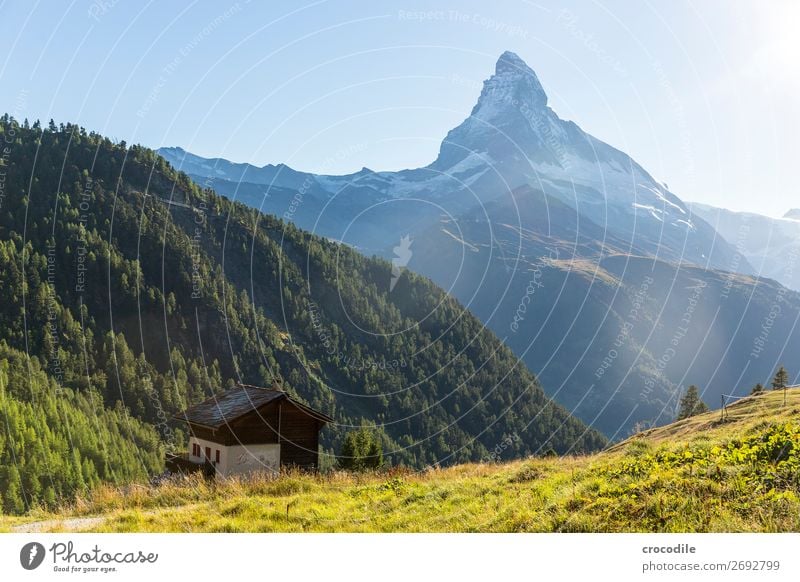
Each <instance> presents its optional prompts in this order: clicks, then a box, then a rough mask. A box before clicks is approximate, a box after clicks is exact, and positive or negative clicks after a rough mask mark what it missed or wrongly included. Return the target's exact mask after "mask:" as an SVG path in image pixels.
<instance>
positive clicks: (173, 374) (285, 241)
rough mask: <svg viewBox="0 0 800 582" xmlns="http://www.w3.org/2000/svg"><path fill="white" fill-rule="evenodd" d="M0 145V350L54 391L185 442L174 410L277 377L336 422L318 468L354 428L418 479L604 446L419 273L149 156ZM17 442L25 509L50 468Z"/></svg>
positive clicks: (86, 146) (10, 445) (61, 129)
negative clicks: (455, 467) (495, 455)
mask: <svg viewBox="0 0 800 582" xmlns="http://www.w3.org/2000/svg"><path fill="white" fill-rule="evenodd" d="M0 136H2V138H3V139H4V140H5V141H6V142H7V143H9V144H11V145H10V146H9V147H8V153H7V154H6V155H4V156H3V157H2V159H0V170H1V171H2V174H3V177H4V189H3V194H4V196H3V198H2V204H0V296H2V297H3V301H2V303H0V345H3V343H2V342H5V345H7V346H8V347H9V348H10V349H11V350H13V351H14V352H15V353H17V354H19V355H20V356H21V357H22V358H23V359H24V358H30V360H31V362H34V364H32V365H33V366H34V368H35V369H37V370H41V371H42V373H43V374H47V375H48V376H49V378H50V381H47V380H43V381H42V385H44V386H45V387H47V389H49V390H51V391H57V390H60V389H62V388H65V389H69V390H70V391H73V392H75V393H77V394H83V395H91V397H92V399H93V401H94V402H96V404H97V406H98V407H99V410H101V411H102V410H106V409H108V410H111V409H113V410H116V409H119V414H120V415H121V416H120V418H124V417H125V415H130V416H131V417H133V418H136V419H137V420H139V421H142V422H144V423H145V425H146V426H145V428H146V429H148V430H151V429H153V428H157V430H158V433H159V434H160V437H161V441H162V443H161V444H163V445H164V446H165V447H174V448H181V447H182V446H183V445H184V435H183V434H182V433H181V432H180V426H179V425H176V424H174V423H172V422H171V421H170V420H169V419H170V417H171V416H172V415H173V414H174V413H175V412H177V411H179V410H181V409H182V408H184V407H185V406H187V405H188V404H191V403H193V402H197V401H199V400H201V399H203V398H205V397H207V396H208V395H210V394H212V393H215V392H219V391H221V390H224V389H225V388H227V387H229V386H231V385H233V384H234V383H235V382H245V383H249V384H255V385H262V386H270V385H273V384H274V383H275V384H278V385H280V386H281V387H282V388H283V389H284V390H286V391H287V392H289V393H291V394H293V395H294V396H295V397H297V398H299V399H300V400H302V401H304V402H305V403H307V404H309V405H311V406H312V407H314V408H316V409H319V410H321V411H324V412H325V413H327V414H329V415H330V416H332V417H334V418H335V419H336V421H337V422H336V423H335V424H334V425H332V426H329V427H327V428H326V429H324V431H323V433H322V442H323V444H324V447H325V452H327V453H329V454H328V455H323V458H325V460H326V462H327V463H328V464H331V463H333V462H335V459H334V458H332V455H333V453H334V452H335V451H338V450H339V445H340V443H341V440H342V439H343V437H344V434H345V433H346V432H347V431H348V430H351V429H352V427H354V426H356V427H358V426H361V425H362V424H368V425H372V426H375V427H376V429H375V430H376V431H377V432H378V433H379V435H380V437H381V438H382V440H383V448H384V451H385V454H386V457H387V459H388V460H389V462H390V463H392V464H396V463H404V464H407V465H411V466H416V467H422V466H425V465H427V464H434V463H441V464H452V463H455V462H465V461H469V460H478V459H481V458H485V457H487V456H488V454H489V451H490V450H492V449H493V448H494V447H495V446H496V445H497V443H499V442H501V441H503V440H505V439H508V438H511V437H513V438H512V444H511V446H510V452H511V453H513V454H514V455H517V456H521V455H528V454H534V453H537V452H544V451H547V450H549V449H551V448H552V449H553V450H555V451H556V452H559V453H564V452H567V451H570V450H573V451H588V450H596V449H598V448H600V447H602V446H603V445H604V444H605V442H606V441H605V439H604V438H603V437H602V436H601V435H600V434H599V433H597V432H595V431H593V430H591V429H588V428H587V427H586V425H584V424H583V423H581V422H580V421H578V420H577V419H575V418H572V417H571V416H570V414H569V412H568V411H567V410H565V409H564V408H562V407H560V406H558V405H557V404H555V403H554V402H552V401H551V400H550V399H549V398H547V396H545V394H544V392H543V390H542V389H541V387H540V385H539V383H538V381H537V379H536V378H535V377H534V376H533V375H532V374H531V373H530V372H528V370H527V369H526V368H525V367H524V365H522V364H521V363H520V362H519V360H518V359H517V358H516V357H514V355H513V354H512V353H511V351H510V350H509V349H508V348H507V347H505V346H504V345H503V344H502V343H501V342H500V340H499V339H498V338H497V337H495V336H494V335H493V334H492V333H491V332H490V331H488V330H487V329H485V328H484V326H482V325H481V323H480V322H479V321H478V320H477V319H476V318H475V317H474V316H472V315H471V314H470V313H469V311H467V310H465V309H464V308H463V306H461V305H459V304H458V302H457V301H456V300H454V299H452V298H450V297H448V296H447V295H446V294H445V293H444V291H442V290H441V289H439V288H438V287H436V286H435V285H434V284H433V283H431V282H430V281H429V280H427V279H425V278H423V277H421V276H417V275H415V274H413V273H410V272H400V273H393V270H392V265H391V264H390V263H388V262H386V261H380V260H375V259H368V258H365V257H363V256H361V255H359V254H358V253H356V252H354V251H352V250H351V249H349V248H347V247H345V246H342V245H338V244H335V243H332V242H330V241H328V240H325V239H323V238H319V237H316V236H313V235H310V234H308V233H306V232H303V231H301V230H299V229H298V228H296V227H295V226H293V225H290V224H286V223H283V222H281V221H280V220H278V219H276V218H274V217H269V216H266V215H262V214H259V213H258V212H256V211H254V210H253V209H251V208H248V207H246V206H244V205H242V204H237V203H233V202H231V201H229V200H227V199H225V198H222V197H220V196H218V195H216V194H215V193H214V192H213V191H210V190H201V189H200V188H199V187H198V186H196V185H195V184H194V183H192V182H191V181H190V179H189V178H188V177H187V176H186V175H185V174H180V173H178V172H176V171H175V170H173V169H172V168H171V167H169V165H168V164H167V163H166V162H165V161H164V160H163V159H162V158H161V157H159V156H158V155H156V154H155V153H154V152H152V151H151V150H148V149H146V148H143V147H138V146H133V147H131V148H128V147H126V145H125V144H124V143H122V144H115V143H113V142H111V141H110V140H108V139H106V138H104V137H102V136H100V135H97V134H94V133H87V132H86V131H85V130H84V129H82V128H79V127H77V126H74V125H66V126H65V125H61V126H56V124H55V123H52V122H51V124H50V126H49V127H47V128H43V127H40V126H39V124H38V123H36V124H34V125H33V126H28V124H27V122H26V123H25V124H23V125H20V124H18V123H17V122H16V121H15V120H13V119H11V118H9V117H8V116H5V117H4V118H3V119H2V123H0ZM22 354H24V356H23V355H22ZM1 363H2V362H0V364H1ZM12 380H13V383H14V384H15V385H14V386H12V387H11V388H12V389H11V390H9V391H8V395H9V396H8V398H9V402H8V403H7V402H6V401H5V400H4V401H3V405H2V408H0V420H3V418H2V417H3V415H5V413H6V410H7V407H10V406H11V404H12V403H11V402H10V400H11V399H12V398H13V399H14V400H15V401H17V402H28V403H30V404H31V405H36V402H34V401H33V397H32V396H29V394H30V391H28V392H26V391H24V390H22V389H21V387H20V386H18V385H16V384H20V383H21V382H23V381H24V380H20V379H18V378H12ZM26 398H27V399H28V400H25V399H26ZM112 416H113V415H112ZM114 418H117V417H116V416H114ZM114 422H116V420H115V421H114ZM136 429H137V430H138V425H136ZM0 431H2V428H0ZM134 432H135V431H134ZM20 447H21V443H20V442H18V441H16V440H15V439H13V438H10V437H9V438H3V433H2V432H0V491H5V490H7V488H8V487H11V486H13V487H14V488H15V489H17V490H21V493H20V494H19V495H15V496H14V497H15V498H17V500H22V504H23V505H24V508H25V509H29V508H31V507H36V505H37V504H38V503H39V502H41V501H42V496H43V495H44V489H45V488H44V487H42V488H40V487H38V486H36V485H35V483H36V482H39V481H46V480H47V479H48V468H47V467H46V466H44V465H40V466H39V469H37V472H36V475H35V477H36V479H34V480H32V481H31V480H28V481H30V483H34V484H33V485H26V483H28V481H25V482H21V481H20V478H19V477H18V476H17V475H16V473H15V472H14V471H13V470H12V468H13V465H14V464H15V463H16V462H17V461H16V460H15V459H16V458H17V456H18V451H17V449H20ZM147 455H148V456H147V462H146V463H145V465H146V466H147V469H148V470H147V471H144V470H143V469H142V468H141V467H138V468H136V469H135V470H134V469H131V470H130V471H127V470H126V471H125V472H123V473H124V474H126V475H129V476H131V477H133V476H134V475H141V474H142V473H150V474H152V473H153V472H157V471H158V470H159V464H160V459H159V457H160V451H159V447H158V446H154V447H149V446H148V448H147ZM153 457H155V458H156V459H157V460H156V461H155V462H154V461H153ZM102 463H112V466H111V467H110V468H109V469H108V470H102V471H100V472H105V473H108V472H110V471H113V470H114V467H113V458H112V457H108V458H106V459H104V460H103V459H97V460H96V464H102ZM30 470H31V471H32V470H33V469H30ZM86 474H87V475H94V471H93V470H92V469H88V468H87V470H86ZM10 484H13V485H10ZM75 490H80V487H78V485H77V482H76V486H75V487H71V488H68V490H67V491H64V492H63V493H65V494H66V493H71V492H73V491H75ZM19 507H20V503H17V502H16V501H15V502H14V503H10V504H9V503H6V504H5V508H4V509H5V511H17V510H18V509H19Z"/></svg>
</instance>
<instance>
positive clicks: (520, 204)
mask: <svg viewBox="0 0 800 582" xmlns="http://www.w3.org/2000/svg"><path fill="white" fill-rule="evenodd" d="M515 195H516V204H515V205H514V206H513V207H509V206H510V205H506V204H503V203H501V202H499V201H497V202H493V203H488V204H486V205H485V207H484V208H482V209H481V210H480V211H475V213H474V214H475V215H474V216H473V215H470V214H467V215H465V216H464V217H462V218H461V219H460V220H458V221H450V220H443V221H442V222H441V224H440V225H438V226H437V227H434V228H431V229H429V230H428V231H427V232H426V233H425V234H424V235H423V236H420V237H418V238H417V239H415V241H414V243H413V245H412V248H413V249H414V250H415V252H414V255H413V257H412V258H411V260H410V262H409V267H410V268H412V269H414V270H416V271H418V272H420V273H423V274H429V275H430V276H434V277H436V279H437V280H438V281H439V282H440V284H441V285H443V286H444V287H445V288H447V289H449V290H450V291H451V293H453V294H454V295H455V296H456V297H459V298H460V299H461V301H462V302H464V303H465V304H466V305H467V306H468V307H469V308H470V309H472V310H473V312H474V313H475V314H476V315H477V316H478V317H479V318H480V319H481V320H482V321H485V322H486V323H487V325H488V326H489V327H490V328H491V329H493V330H494V331H495V333H497V335H498V336H500V337H501V338H502V339H503V340H504V341H505V342H506V343H507V344H508V345H509V346H510V347H511V348H512V349H513V350H514V352H515V353H516V354H518V355H519V356H520V357H521V358H522V359H523V360H524V361H525V362H526V363H527V364H528V366H529V367H530V368H531V369H532V370H534V371H535V372H536V373H537V374H538V375H539V377H540V378H541V379H542V381H543V383H544V385H545V386H546V388H547V390H548V391H549V392H550V393H551V394H552V395H553V397H554V398H555V399H556V400H557V401H559V402H562V403H563V404H564V405H566V406H567V407H568V408H570V409H573V410H575V412H576V414H578V415H579V416H580V417H581V418H582V419H583V420H584V421H585V422H591V423H592V424H593V426H596V427H597V428H599V429H600V430H602V431H604V432H605V433H606V434H607V435H609V436H614V437H621V436H625V435H627V434H628V433H629V432H630V430H631V427H632V426H634V425H635V424H636V423H638V422H645V423H653V422H655V423H660V424H663V423H664V422H668V421H670V420H671V419H672V418H673V417H674V413H675V410H676V408H677V403H678V396H679V395H680V393H682V392H683V390H685V387H686V386H687V385H688V384H690V383H695V384H697V385H699V386H700V387H701V390H702V391H703V397H704V398H705V399H706V401H707V402H708V403H709V404H710V405H712V406H717V405H718V404H719V395H720V394H721V393H722V392H726V393H730V391H731V390H734V391H735V393H737V394H745V393H748V392H749V390H750V388H751V387H752V386H753V385H754V384H755V383H756V382H762V383H766V381H767V380H768V379H769V378H770V376H771V375H772V374H773V372H774V370H775V368H776V367H777V365H778V364H780V363H782V362H783V363H787V365H788V364H791V361H792V359H791V358H792V356H791V355H792V354H795V353H798V351H800V330H798V324H800V295H799V294H797V293H794V292H792V291H789V290H787V289H785V288H784V287H781V286H780V285H779V284H777V283H775V282H772V281H769V280H761V281H758V280H756V279H755V278H753V277H749V276H746V275H738V274H732V273H724V272H720V271H710V270H706V269H702V268H700V267H696V266H691V265H684V266H675V265H674V264H671V263H668V262H665V261H661V260H655V259H653V258H650V257H641V256H637V255H632V254H630V253H629V252H628V251H627V250H626V248H625V247H626V242H625V241H620V240H619V239H615V238H612V237H609V236H608V233H607V232H606V231H604V230H603V229H602V228H600V227H599V226H598V225H596V224H593V223H591V222H590V221H588V219H586V218H585V217H583V216H581V215H580V214H578V213H576V212H575V210H574V209H573V208H570V207H568V206H566V205H564V204H562V203H560V202H559V201H558V200H557V199H555V200H554V199H552V198H549V197H547V196H545V195H544V194H542V193H541V192H536V191H535V190H533V189H529V188H528V189H518V190H517V191H516V192H515ZM518 209H519V210H520V211H521V212H525V213H526V214H527V215H529V216H536V217H537V219H536V221H534V222H532V223H531V224H529V225H528V226H529V227H530V228H529V229H525V228H521V227H519V226H518V225H516V224H514V217H515V216H516V213H517V210H518ZM478 215H480V217H481V218H482V220H477V218H478ZM604 237H605V238H604ZM443 265H444V266H443ZM776 305H780V317H776V316H775V315H774V314H775V306H776ZM765 330H766V331H765ZM790 367H791V366H790ZM797 372H798V371H797V370H796V369H792V373H793V375H794V374H797Z"/></svg>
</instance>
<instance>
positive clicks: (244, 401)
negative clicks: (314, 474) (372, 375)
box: [176, 386, 332, 470]
mask: <svg viewBox="0 0 800 582" xmlns="http://www.w3.org/2000/svg"><path fill="white" fill-rule="evenodd" d="M176 418H180V419H182V420H184V421H186V423H187V424H188V427H189V431H190V434H191V435H192V436H194V437H196V438H199V439H203V440H206V441H211V442H214V443H219V444H220V445H223V446H235V445H256V444H273V443H274V444H279V445H280V466H281V467H298V468H302V469H306V470H316V469H317V468H318V467H319V431H320V430H321V429H322V428H323V427H324V426H325V424H326V423H328V422H331V421H332V419H331V418H329V417H328V416H326V415H325V414H322V413H320V412H317V411H315V410H313V409H311V408H309V407H307V406H305V405H303V404H301V403H299V402H297V401H295V400H293V399H292V398H290V397H289V396H288V395H287V394H286V393H284V392H281V391H278V390H269V389H264V388H257V387H254V386H240V387H238V388H234V389H232V390H229V391H227V392H225V393H223V394H220V395H217V396H215V397H212V398H209V399H208V400H206V401H205V402H203V403H201V404H198V405H196V406H193V407H191V408H189V409H188V410H186V411H184V412H183V413H181V414H179V415H176Z"/></svg>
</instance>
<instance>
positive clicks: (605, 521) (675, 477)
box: [0, 389, 800, 532]
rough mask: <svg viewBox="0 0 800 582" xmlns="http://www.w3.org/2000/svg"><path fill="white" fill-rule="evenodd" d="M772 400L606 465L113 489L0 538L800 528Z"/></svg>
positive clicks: (784, 438)
mask: <svg viewBox="0 0 800 582" xmlns="http://www.w3.org/2000/svg"><path fill="white" fill-rule="evenodd" d="M783 399H784V395H783V392H768V393H766V394H763V395H760V396H755V397H749V398H746V399H744V400H741V401H739V402H737V403H736V404H734V405H732V406H730V407H729V409H728V417H727V418H726V420H724V421H721V420H720V412H719V411H715V412H709V413H706V414H702V415H699V416H696V417H692V418H689V419H687V420H683V421H680V422H676V423H673V424H670V425H667V426H664V427H660V428H655V429H651V430H648V431H645V432H643V433H640V434H638V435H636V436H634V437H632V438H630V439H628V440H626V441H625V442H622V443H619V444H617V445H615V446H613V447H612V448H610V449H608V450H606V451H604V452H602V453H599V454H595V455H590V456H575V457H566V458H531V459H527V460H520V461H513V462H508V463H497V464H490V463H486V464H467V465H459V466H455V467H451V468H445V469H433V470H429V471H425V472H421V473H417V472H410V471H405V470H400V469H393V470H390V471H385V472H378V473H368V474H348V473H343V472H333V473H328V474H324V475H316V476H314V475H304V474H292V473H289V474H285V475H283V476H281V477H279V478H277V479H268V478H265V477H253V478H250V479H246V480H227V481H220V482H206V481H204V480H203V479H201V478H183V479H180V480H175V481H170V482H167V483H165V484H162V485H159V486H155V487H149V486H135V485H134V486H128V487H125V488H117V489H115V488H110V487H101V488H98V489H95V490H94V491H92V492H91V493H89V494H87V496H86V497H83V498H80V499H79V500H78V501H77V502H76V503H75V504H73V505H71V506H70V507H65V508H63V509H62V510H61V511H59V512H57V513H45V512H35V511H34V512H32V513H30V514H28V515H26V516H24V517H0V531H98V532H745V531H746V532H759V531H769V532H775V531H800V390H798V389H793V390H790V391H789V393H788V402H787V405H785V406H784V404H783Z"/></svg>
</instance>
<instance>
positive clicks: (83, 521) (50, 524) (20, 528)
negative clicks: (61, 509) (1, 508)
mask: <svg viewBox="0 0 800 582" xmlns="http://www.w3.org/2000/svg"><path fill="white" fill-rule="evenodd" d="M105 520H106V518H105V517H74V518H69V519H48V520H45V521H32V522H31V523H23V524H22V525H17V526H14V527H13V528H11V531H13V532H15V533H39V532H47V531H51V530H53V529H58V530H64V531H69V532H75V531H85V530H87V529H90V528H93V527H95V526H97V525H100V524H101V523H103V522H104V521H105Z"/></svg>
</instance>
